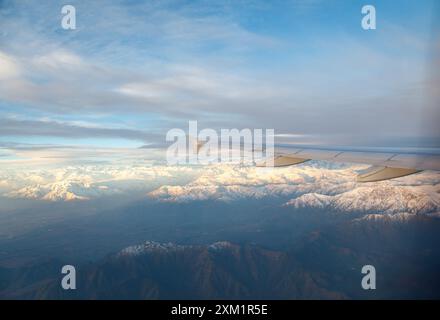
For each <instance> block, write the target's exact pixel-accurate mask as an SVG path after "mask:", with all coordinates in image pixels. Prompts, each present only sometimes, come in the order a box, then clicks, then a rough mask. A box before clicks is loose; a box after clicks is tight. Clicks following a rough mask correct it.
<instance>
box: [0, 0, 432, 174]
mask: <svg viewBox="0 0 440 320" xmlns="http://www.w3.org/2000/svg"><path fill="white" fill-rule="evenodd" d="M65 4H71V5H73V6H75V8H76V29H75V30H64V29H63V28H62V27H61V19H62V14H61V8H62V6H63V5H65ZM365 4H372V5H374V6H375V8H376V15H377V29H376V30H364V29H362V28H361V20H362V17H363V16H362V14H361V8H362V6H363V5H365ZM439 12H440V8H439V4H438V2H436V1H435V0H424V1H399V2H398V3H397V2H396V1H391V0H381V1H368V2H365V1H357V0H355V1H343V0H331V1H320V0H309V1H307V0H296V1H295V0H291V1H287V0H286V1H257V0H236V1H232V0H231V1H228V0H225V1H197V0H196V1H173V0H171V1H168V0H164V1H69V2H66V1H38V2H36V1H26V0H24V1H8V0H0V166H1V167H3V169H5V168H7V167H8V166H10V165H13V164H17V163H26V164H28V165H41V164H45V163H57V162H60V161H66V160H73V159H75V160H77V159H81V160H85V159H88V160H90V159H93V160H94V161H101V160H103V159H106V158H108V157H131V156H133V155H138V154H139V153H142V152H145V153H147V152H150V153H151V152H152V151H150V150H149V149H148V148H142V147H143V146H148V145H160V144H164V143H165V136H166V132H167V131H168V130H170V129H172V128H182V129H184V130H186V128H187V126H188V121H189V120H197V121H198V122H199V128H208V127H209V128H214V129H220V128H239V129H241V128H251V129H255V128H263V129H267V128H270V129H272V128H273V129H275V132H276V134H278V135H279V137H280V138H281V137H284V138H286V137H288V138H289V139H290V140H293V142H294V143H298V144H313V145H349V146H385V147H414V146H416V147H439V145H440V129H439V126H438V123H439V120H440V115H439V113H440V112H439V110H438V106H439V105H440V93H439V90H438V88H439V87H440V78H439V74H440V73H439V72H438V71H439V67H440V33H439V30H440V26H439V22H438V21H440V20H439V19H438V18H439ZM140 148H141V149H140ZM150 155H151V154H150Z"/></svg>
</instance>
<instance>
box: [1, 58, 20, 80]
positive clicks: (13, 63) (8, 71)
mask: <svg viewBox="0 0 440 320" xmlns="http://www.w3.org/2000/svg"><path fill="white" fill-rule="evenodd" d="M20 74H21V70H20V67H19V64H18V61H17V60H16V59H15V58H14V57H12V56H10V55H7V54H6V53H4V52H2V51H0V80H8V79H11V78H17V77H19V76H20Z"/></svg>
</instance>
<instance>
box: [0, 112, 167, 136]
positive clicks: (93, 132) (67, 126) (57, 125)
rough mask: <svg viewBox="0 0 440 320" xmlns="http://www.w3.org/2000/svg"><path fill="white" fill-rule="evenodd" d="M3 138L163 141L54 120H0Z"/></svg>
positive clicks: (134, 132)
mask: <svg viewBox="0 0 440 320" xmlns="http://www.w3.org/2000/svg"><path fill="white" fill-rule="evenodd" d="M0 135H2V136H52V137H66V138H124V139H128V140H136V141H142V142H149V141H162V140H164V138H163V136H162V135H160V136H159V135H156V134H153V133H149V132H145V131H140V130H133V129H127V128H106V127H103V126H101V127H99V126H90V125H89V126H86V125H84V124H82V125H80V124H76V123H69V122H61V121H54V120H20V119H12V118H7V119H0Z"/></svg>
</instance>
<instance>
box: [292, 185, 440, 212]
mask: <svg viewBox="0 0 440 320" xmlns="http://www.w3.org/2000/svg"><path fill="white" fill-rule="evenodd" d="M439 191H440V186H438V185H436V186H423V187H421V186H419V187H416V186H394V185H392V183H390V182H381V183H376V184H368V185H362V184H361V185H359V186H357V187H356V188H354V189H353V190H350V191H347V192H343V193H341V194H337V195H324V194H319V193H307V194H304V195H301V196H299V197H297V198H295V199H292V200H290V201H288V202H287V203H286V204H285V205H286V206H290V207H293V208H306V207H310V208H321V209H322V208H327V209H331V210H336V211H341V212H365V213H382V214H395V213H408V214H432V213H436V212H439V211H440V193H439Z"/></svg>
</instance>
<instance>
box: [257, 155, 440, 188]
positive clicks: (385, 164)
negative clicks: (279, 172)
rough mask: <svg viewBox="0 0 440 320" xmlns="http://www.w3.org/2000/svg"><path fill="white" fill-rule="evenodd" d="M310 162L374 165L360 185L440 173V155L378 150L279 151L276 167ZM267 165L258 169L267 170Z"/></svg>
mask: <svg viewBox="0 0 440 320" xmlns="http://www.w3.org/2000/svg"><path fill="white" fill-rule="evenodd" d="M309 160H326V161H335V162H348V163H362V164H370V165H372V166H373V167H372V168H371V170H369V171H368V172H367V173H364V174H360V175H359V176H358V181H359V182H373V181H381V180H388V179H393V178H398V177H403V176H406V175H410V174H413V173H417V172H420V171H423V170H440V154H435V153H427V152H399V151H393V152H383V151H375V150H356V151H353V150H347V149H345V150H337V149H319V148H318V149H314V148H301V147H276V148H275V157H274V161H273V166H274V167H283V166H290V165H296V164H300V163H303V162H306V161H309ZM267 165H268V163H266V161H263V162H260V163H257V166H259V167H262V166H267Z"/></svg>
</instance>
